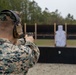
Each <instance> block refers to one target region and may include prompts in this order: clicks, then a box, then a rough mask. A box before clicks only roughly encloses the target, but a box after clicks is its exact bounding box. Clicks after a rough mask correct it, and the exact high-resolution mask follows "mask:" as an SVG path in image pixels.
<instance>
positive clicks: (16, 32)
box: [0, 10, 24, 38]
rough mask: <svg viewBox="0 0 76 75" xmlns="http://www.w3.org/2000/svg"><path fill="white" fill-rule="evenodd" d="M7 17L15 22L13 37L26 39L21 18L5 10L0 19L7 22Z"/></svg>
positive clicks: (0, 14) (0, 13)
mask: <svg viewBox="0 0 76 75" xmlns="http://www.w3.org/2000/svg"><path fill="white" fill-rule="evenodd" d="M6 16H9V17H10V18H11V19H12V20H13V22H14V28H13V37H14V38H22V37H24V34H23V30H22V25H21V24H20V17H19V16H18V14H16V13H15V12H14V11H12V10H3V11H1V12H0V19H1V20H2V21H6V20H7V18H6Z"/></svg>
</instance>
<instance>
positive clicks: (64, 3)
mask: <svg viewBox="0 0 76 75" xmlns="http://www.w3.org/2000/svg"><path fill="white" fill-rule="evenodd" d="M34 1H36V2H37V3H38V5H39V6H40V7H41V8H42V10H44V9H45V7H47V8H48V10H49V11H50V12H52V11H55V10H56V9H58V11H59V12H61V15H62V16H63V17H66V15H67V14H68V13H70V14H71V15H73V16H74V18H75V19H76V0H34Z"/></svg>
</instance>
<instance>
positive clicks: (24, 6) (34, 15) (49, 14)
mask: <svg viewBox="0 0 76 75" xmlns="http://www.w3.org/2000/svg"><path fill="white" fill-rule="evenodd" d="M5 9H9V10H14V11H19V12H20V13H21V18H22V22H25V23H27V24H34V23H37V24H48V25H51V24H54V23H57V24H64V23H67V24H76V19H74V17H73V15H71V14H70V13H68V14H67V16H66V17H65V18H63V16H62V15H61V13H60V12H59V10H58V9H56V10H55V11H49V10H48V8H45V9H44V10H43V11H42V9H41V7H40V6H39V5H38V3H37V2H35V1H34V0H33V1H31V0H0V11H1V10H5Z"/></svg>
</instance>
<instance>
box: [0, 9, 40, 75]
mask: <svg viewBox="0 0 76 75" xmlns="http://www.w3.org/2000/svg"><path fill="white" fill-rule="evenodd" d="M22 38H25V39H26V42H25V41H24V40H23V39H22ZM18 39H21V41H20V40H19V41H20V43H19V44H17V41H18ZM39 55H40V52H39V49H38V47H37V46H36V45H35V44H34V39H33V37H32V36H28V35H24V34H23V30H22V26H21V24H20V17H19V16H18V15H17V14H16V13H15V12H14V11H12V10H3V11H1V12H0V75H16V74H17V75H26V74H27V72H28V69H29V68H31V67H33V65H35V64H36V63H37V61H38V59H39Z"/></svg>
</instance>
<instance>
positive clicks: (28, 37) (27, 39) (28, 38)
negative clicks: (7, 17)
mask: <svg viewBox="0 0 76 75" xmlns="http://www.w3.org/2000/svg"><path fill="white" fill-rule="evenodd" d="M25 39H26V41H29V42H34V38H33V36H29V35H27V34H26V35H25Z"/></svg>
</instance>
